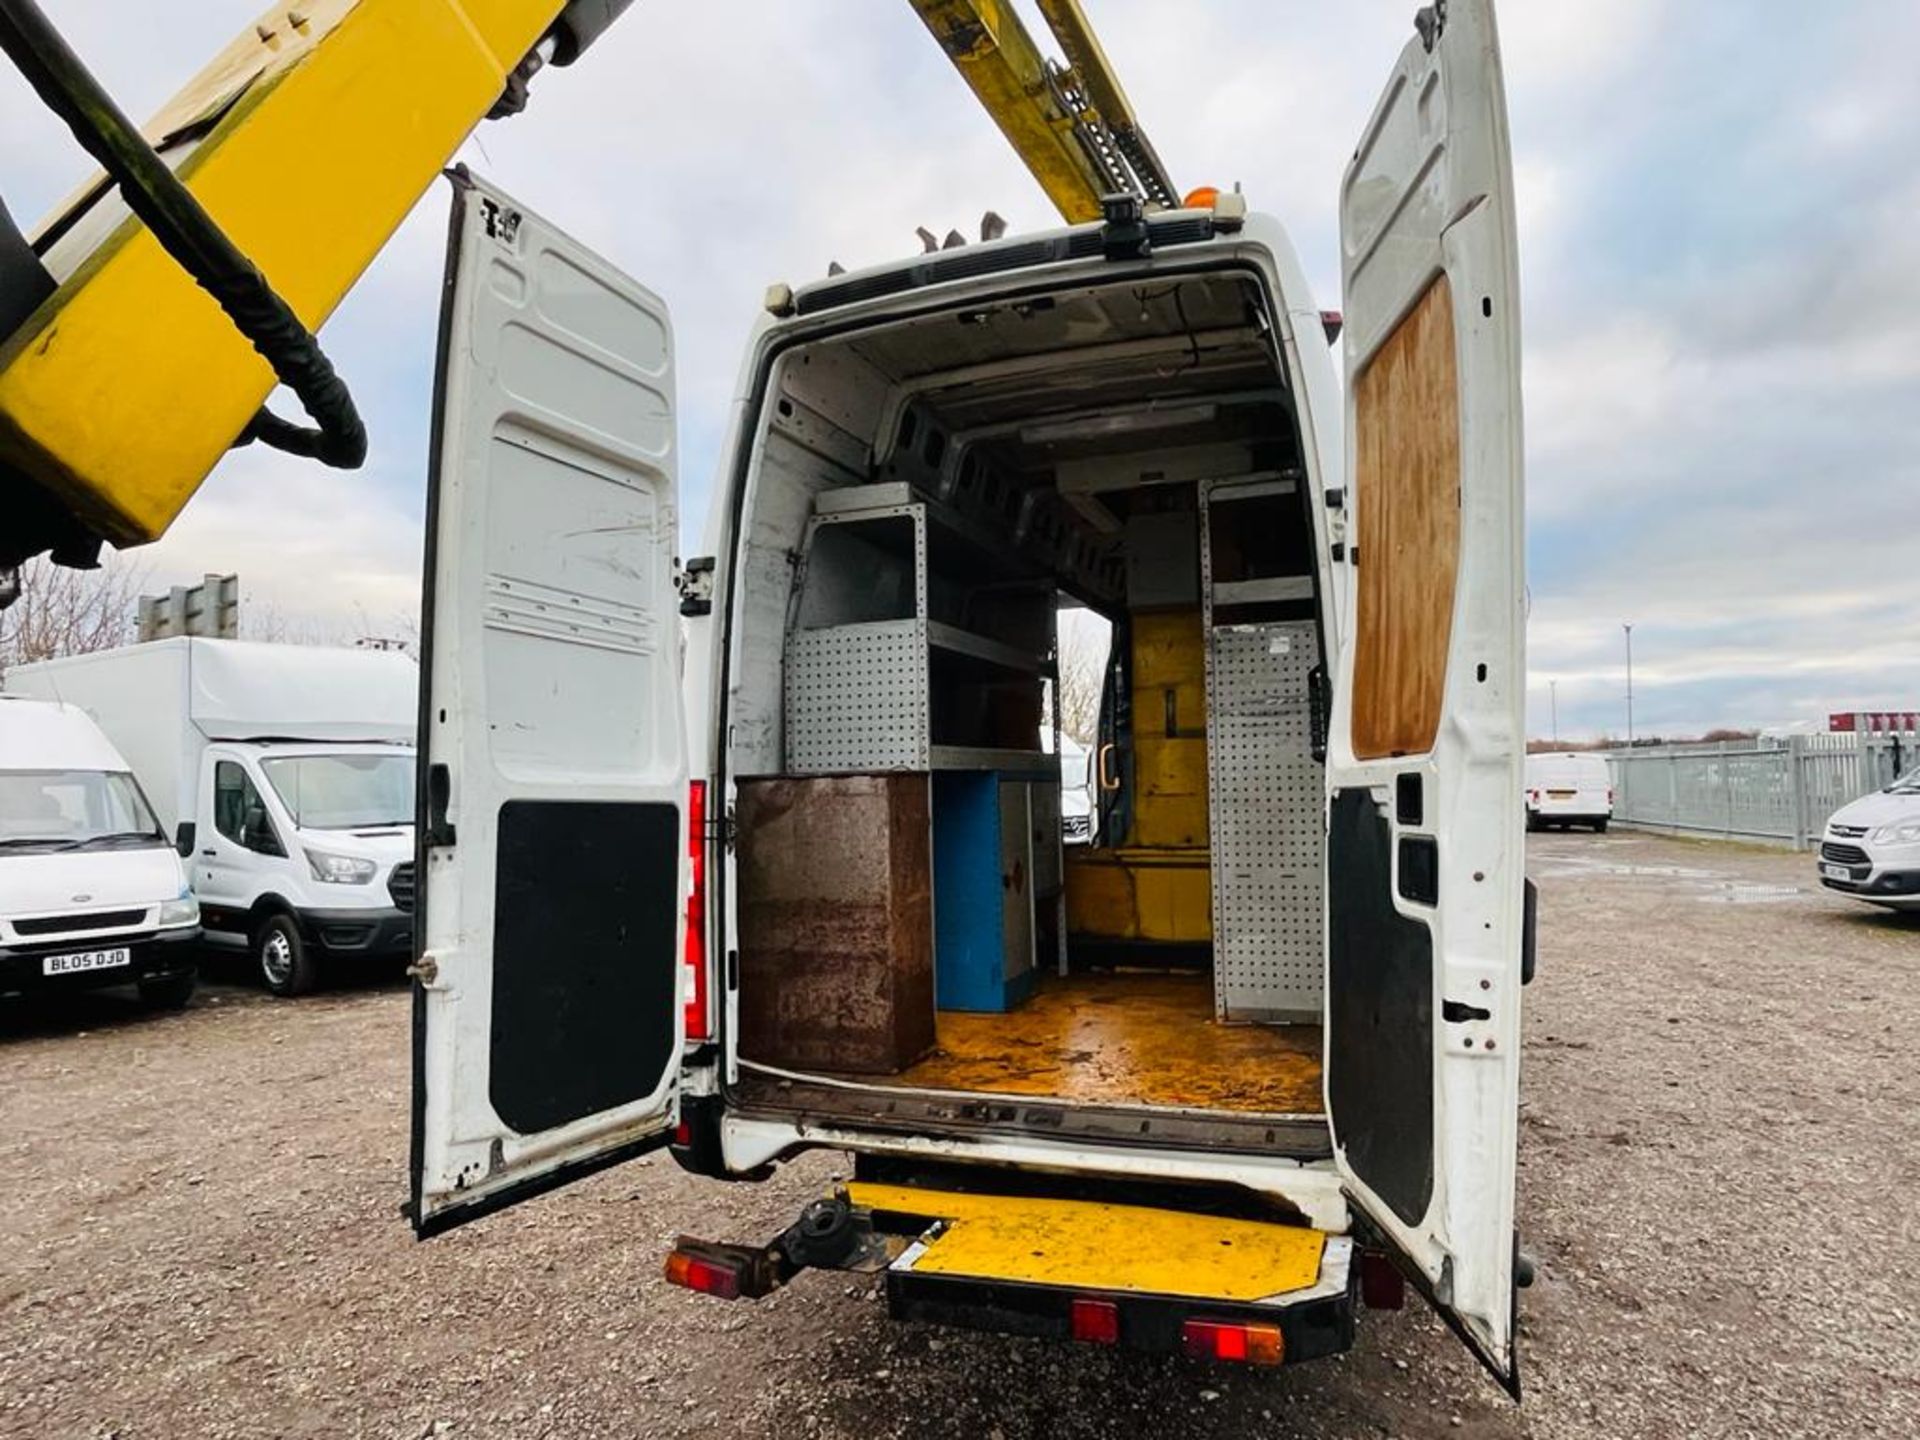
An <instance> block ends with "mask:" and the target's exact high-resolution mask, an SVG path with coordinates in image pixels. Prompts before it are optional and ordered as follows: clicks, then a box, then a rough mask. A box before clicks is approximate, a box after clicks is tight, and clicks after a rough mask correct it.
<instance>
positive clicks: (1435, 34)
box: [1413, 0, 1447, 55]
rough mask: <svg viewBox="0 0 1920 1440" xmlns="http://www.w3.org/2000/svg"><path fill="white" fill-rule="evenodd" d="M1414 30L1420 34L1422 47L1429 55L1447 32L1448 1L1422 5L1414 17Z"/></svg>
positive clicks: (1437, 0)
mask: <svg viewBox="0 0 1920 1440" xmlns="http://www.w3.org/2000/svg"><path fill="white" fill-rule="evenodd" d="M1413 28H1414V29H1415V30H1418V31H1419V32H1420V45H1421V48H1422V49H1424V50H1425V51H1426V52H1427V53H1428V54H1429V55H1431V54H1432V53H1433V47H1434V46H1435V45H1436V44H1438V43H1439V40H1440V37H1441V36H1442V35H1444V34H1445V33H1446V30H1447V0H1433V4H1431V5H1422V6H1421V7H1420V8H1419V9H1418V10H1417V11H1415V12H1414V16H1413Z"/></svg>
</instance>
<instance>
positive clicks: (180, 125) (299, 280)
mask: <svg viewBox="0 0 1920 1440" xmlns="http://www.w3.org/2000/svg"><path fill="white" fill-rule="evenodd" d="M30 3H31V0H0V26H4V35H7V36H12V37H13V40H12V42H11V43H12V44H20V45H24V44H25V43H26V42H25V41H22V40H20V39H19V36H20V35H21V34H22V33H24V32H23V31H21V30H17V29H15V28H14V26H15V19H14V18H13V17H15V16H16V15H17V14H18V13H21V12H23V11H24V10H25V9H26V8H28V6H29V5H30ZM627 3H629V0H290V3H279V4H275V5H274V6H273V7H272V8H271V9H269V10H268V11H267V12H266V13H265V14H264V15H262V16H261V17H260V19H259V20H258V21H257V22H256V23H255V24H254V25H252V26H251V27H249V28H248V29H247V31H246V32H245V33H244V34H242V35H241V36H240V37H239V38H238V39H237V40H235V41H234V42H233V43H232V44H231V45H229V46H228V47H227V48H226V49H225V50H223V51H222V52H221V53H220V54H219V55H218V56H216V57H215V58H214V60H213V61H212V63H211V64H209V65H208V66H207V67H206V68H205V69H204V70H202V71H201V73H200V74H199V75H198V76H196V77H195V78H194V80H193V81H192V82H191V83H190V84H189V85H188V86H187V87H186V88H185V89H184V90H183V91H181V93H180V94H179V95H178V96H176V97H175V98H174V99H173V100H172V101H170V102H169V103H168V105H167V106H166V108H165V109H163V110H162V111H161V112H160V114H159V115H158V116H156V117H155V118H154V119H153V120H152V121H151V122H150V123H149V124H148V125H147V126H145V127H144V128H143V130H142V131H141V133H142V134H143V135H144V136H145V138H146V140H147V142H148V143H149V144H150V145H151V146H152V147H153V149H154V150H155V151H157V152H158V153H159V155H160V157H161V159H162V160H164V161H165V162H166V164H167V165H168V166H169V167H170V168H171V169H172V171H173V174H174V176H175V178H177V180H178V181H179V182H180V183H181V184H182V185H184V186H185V188H186V190H187V192H189V194H190V195H191V197H192V199H193V200H194V201H197V203H198V205H199V207H200V208H201V209H202V210H203V211H204V212H205V214H206V217H207V219H210V220H211V221H212V223H213V226H215V227H217V231H218V232H224V235H225V237H226V239H227V240H228V241H230V242H231V244H232V246H233V247H234V248H235V249H237V251H238V252H239V254H240V255H241V256H243V257H244V258H245V260H246V261H250V262H251V263H252V265H253V266H254V267H256V268H257V269H258V270H259V271H260V272H261V273H262V274H263V275H264V276H265V278H266V281H267V282H268V284H269V285H270V286H271V287H272V291H273V292H274V293H277V295H278V296H279V298H280V299H281V300H282V301H284V302H285V305H286V308H287V310H289V311H290V312H291V319H290V320H289V322H288V323H289V324H291V323H292V321H298V322H299V323H300V324H303V325H304V326H305V327H306V329H307V330H308V331H309V332H311V331H313V330H316V329H318V328H319V326H320V324H321V322H322V321H324V320H325V319H326V318H327V316H328V315H329V314H330V313H332V311H333V308H334V307H335V306H336V305H337V304H339V302H340V300H341V298H342V297H343V296H344V295H345V294H346V293H347V291H348V290H349V289H351V288H352V286H353V284H354V282H355V281H356V280H358V279H359V277H360V275H361V273H362V271H364V270H365V269H366V267H367V265H368V264H369V263H370V262H371V261H372V260H373V257H374V256H375V255H377V254H378V253H379V251H380V249H381V248H382V247H383V246H384V245H385V244H386V242H387V240H388V238H389V237H390V236H391V235H392V234H393V232H394V230H395V229H396V228H397V227H398V226H399V224H400V222H401V221H402V219H404V218H405V216H406V214H407V212H408V210H409V209H410V208H411V207H412V206H413V204H414V202H415V201H416V200H417V199H418V198H419V196H420V194H421V192H422V191H424V190H425V189H426V187H427V186H428V185H429V184H431V183H432V180H433V177H434V176H435V175H436V174H437V173H438V172H439V171H440V169H441V168H442V167H443V166H444V165H445V164H446V162H447V161H448V159H449V158H450V157H451V156H452V154H453V152H454V151H455V149H457V148H458V146H459V145H460V142H461V141H462V140H463V139H464V138H465V137H466V135H467V134H468V132H469V131H471V130H472V129H473V127H474V126H475V125H476V124H477V123H479V121H480V120H481V119H482V118H483V117H484V116H486V115H487V114H488V113H489V111H493V110H496V109H497V107H500V106H501V105H502V103H503V95H504V96H505V97H506V102H505V104H506V108H508V109H511V108H517V105H516V104H515V102H516V101H517V100H518V99H521V98H524V89H525V86H524V80H525V78H526V76H527V75H528V74H530V73H531V69H532V68H537V65H538V64H539V63H540V59H541V57H544V56H545V55H547V54H549V53H551V52H554V51H556V50H557V53H553V54H552V58H553V59H554V60H555V61H556V63H561V64H564V63H567V62H568V61H570V60H571V59H572V58H573V56H574V55H575V54H576V53H577V52H578V50H579V49H580V48H582V47H584V45H585V44H586V43H588V42H589V41H590V40H591V38H592V36H594V35H597V34H598V33H599V31H600V30H602V29H604V28H605V27H606V26H607V25H608V24H610V23H612V21H613V19H614V18H615V17H616V16H617V15H618V14H619V13H620V12H621V11H622V10H623V9H624V8H625V6H626V4H627ZM911 3H912V4H913V6H914V9H915V11H916V12H917V13H918V14H919V16H920V18H921V19H922V20H923V21H924V22H925V24H926V26H927V28H928V29H929V30H930V31H931V32H932V33H933V35H934V36H935V38H936V39H937V40H938V41H939V42H940V44H941V46H942V48H943V49H944V50H945V52H946V54H947V55H948V56H949V58H950V59H951V60H952V61H953V63H954V65H955V66H956V67H957V68H958V70H959V72H960V74H961V75H962V76H963V77H964V78H965V80H966V82H967V84H968V85H969V86H970V87H972V89H973V92H974V93H975V95H977V96H978V97H979V99H980V101H981V103H982V104H983V105H984V106H985V107H986V110H987V112H988V114H989V115H991V116H992V118H993V119H994V121H995V123H996V124H997V125H999V127H1000V129H1001V131H1002V133H1003V134H1005V135H1006V137H1007V139H1008V140H1009V141H1011V142H1012V144H1013V147H1014V149H1015V151H1016V152H1018V154H1019V155H1020V157H1021V159H1022V160H1023V161H1024V162H1025V163H1026V165H1027V167H1028V168H1029V169H1030V170H1031V171H1032V172H1033V174H1034V177H1035V178H1036V179H1037V180H1038V181H1039V182H1040V185H1041V187H1042V188H1043V189H1044V190H1045V191H1046V193H1047V196H1048V197H1049V198H1050V199H1051V200H1052V201H1053V203H1054V204H1055V205H1056V206H1057V207H1058V208H1059V210H1060V213H1061V214H1062V215H1064V216H1065V217H1066V218H1067V219H1068V220H1071V221H1082V220H1091V219H1095V218H1097V217H1098V216H1099V214H1100V200H1101V197H1102V196H1104V195H1108V194H1112V193H1114V192H1115V191H1122V190H1130V191H1132V192H1133V193H1135V194H1137V195H1139V196H1140V197H1141V198H1142V199H1143V200H1144V201H1146V202H1147V203H1148V204H1150V205H1155V204H1168V203H1171V201H1172V189H1171V184H1170V182H1169V181H1168V180H1167V178H1166V175H1165V172H1164V171H1163V170H1161V168H1160V164H1159V161H1158V159H1157V157H1155V156H1154V155H1153V151H1152V149H1151V147H1150V146H1148V145H1147V144H1146V142H1145V139H1144V137H1142V136H1141V135H1140V132H1139V127H1138V125H1137V123H1136V122H1135V120H1134V118H1133V113H1132V110H1131V108H1130V107H1129V105H1128V104H1127V100H1126V97H1125V95H1124V93H1123V92H1122V91H1121V89H1120V86H1119V82H1118V81H1117V80H1116V79H1115V78H1114V77H1113V74H1112V72H1111V69H1110V67H1109V66H1108V64H1107V61H1106V57H1105V55H1104V53H1103V52H1102V51H1101V48H1100V44H1099V41H1098V40H1097V39H1096V38H1095V37H1094V35H1093V32H1092V29H1091V28H1090V26H1089V25H1088V23H1087V19H1086V16H1085V14H1084V13H1083V12H1082V11H1081V8H1080V4H1079V0H1040V5H1041V11H1042V14H1043V15H1044V16H1045V17H1046V20H1047V23H1048V26H1049V28H1051V29H1052V30H1053V32H1054V34H1055V36H1056V37H1057V39H1058V40H1059V43H1060V45H1061V48H1062V50H1063V51H1064V52H1065V54H1066V55H1067V57H1068V61H1069V64H1068V65H1066V66H1061V65H1058V64H1056V63H1053V62H1050V61H1048V60H1047V59H1046V58H1044V57H1043V56H1042V55H1041V53H1040V51H1039V48H1038V47H1037V46H1036V45H1035V44H1034V42H1033V39H1032V37H1031V36H1030V35H1028V33H1027V31H1026V29H1025V27H1024V26H1022V24H1021V23H1020V20H1019V18H1018V17H1017V16H1016V15H1015V14H1014V13H1013V12H1012V11H1011V10H1010V9H1008V8H1007V6H1006V5H1005V4H1004V3H1003V0H911ZM35 13H36V14H37V11H36V12H35ZM41 23H44V22H41ZM0 38H3V37H0ZM9 53H15V54H16V58H18V52H15V51H13V50H11V49H10V51H9ZM74 63H75V64H77V63H78V62H77V61H75V62H74ZM68 73H69V74H71V73H72V72H71V71H69V72H68ZM87 83H88V84H91V83H92V82H91V81H90V80H88V81H87ZM42 93H43V94H45V93H47V92H46V91H45V90H44V89H43V92H42ZM102 103H110V102H105V101H104V100H103V101H102ZM80 110H81V112H82V114H83V117H84V115H85V114H86V113H89V112H86V110H85V107H84V106H81V107H80ZM69 120H70V123H76V122H74V121H73V120H72V118H71V116H70V117H69ZM135 148H138V147H137V146H136V147H135ZM96 153H101V152H99V151H96ZM116 153H119V152H116ZM165 178H166V177H165V175H164V174H163V173H162V174H160V175H159V179H160V180H162V181H164V180H165ZM202 223H204V222H202ZM31 239H32V242H33V244H32V250H31V252H30V253H29V252H27V250H26V247H25V245H24V244H23V243H22V241H21V238H20V237H19V235H18V234H17V232H14V231H13V230H12V227H11V224H10V222H8V221H7V219H6V216H5V214H4V211H0V321H4V323H0V579H4V578H5V575H6V572H7V570H8V569H9V567H11V566H12V565H15V564H17V563H18V562H19V560H21V559H23V558H25V557H26V556H27V555H30V554H33V553H35V552H37V551H39V550H41V549H44V548H46V547H47V546H48V545H50V544H55V543H56V539H55V538H53V537H54V535H55V533H56V532H57V534H58V536H59V537H61V538H59V539H58V543H59V544H62V545H68V546H69V550H68V556H67V557H66V558H70V557H71V556H72V555H73V554H74V553H76V552H77V553H78V554H79V555H81V556H82V557H84V555H85V553H86V551H87V549H88V548H90V547H92V546H93V545H95V544H96V543H97V541H98V540H101V539H104V540H107V541H111V542H112V543H113V544H114V545H116V546H120V547H126V546H130V545H140V544H144V543H146V542H148V541H151V540H154V539H157V538H158V537H159V536H160V535H161V534H162V533H163V532H164V531H165V530H166V528H167V526H168V525H169V524H170V523H172V521H173V518H174V516H175V515H177V514H178V513H179V512H180V510H181V509H182V507H184V506H185V505H186V503H187V501H188V500H189V499H190V498H191V497H192V495H193V492H194V491H195V490H196V489H197V488H198V487H199V485H200V483H201V481H202V480H203V479H204V478H205V477H206V475H207V473H208V472H209V471H211V470H212V469H213V467H214V465H215V464H216V463H218V461H219V459H220V457H221V456H222V455H223V454H224V453H225V452H226V450H227V449H228V447H229V446H230V445H232V444H233V442H234V440H235V437H236V436H239V435H240V434H241V433H242V432H243V431H244V430H246V429H247V427H248V426H249V423H250V422H252V421H253V420H254V417H255V416H256V414H257V413H258V412H259V410H260V407H261V405H262V403H263V402H264V401H265V399H266V398H267V395H268V394H269V392H270V391H271V390H272V388H273V385H274V374H273V371H272V369H271V368H270V367H269V365H268V363H267V361H266V360H264V359H262V357H261V355H260V354H259V353H257V352H256V351H255V349H254V347H253V345H252V344H251V343H250V342H249V341H248V339H247V338H246V337H245V336H243V335H242V334H241V332H240V331H239V330H238V329H237V328H236V327H235V323H234V321H233V320H232V319H230V318H229V315H228V312H225V311H223V310H222V309H221V307H220V305H219V304H218V303H216V301H215V300H214V299H213V298H212V296H211V295H209V294H208V293H207V291H205V290H203V289H202V288H201V287H200V286H199V285H198V284H196V283H195V281H194V279H193V278H192V277H191V276H189V274H188V273H187V271H186V270H185V269H183V268H182V266H181V264H180V263H179V262H177V261H176V260H175V259H174V258H173V256H172V255H170V254H169V253H168V252H167V251H166V250H165V249H163V248H162V246H161V244H160V242H159V241H158V240H156V239H155V237H154V234H153V233H152V231H150V230H149V229H148V227H147V226H146V225H145V224H144V223H142V221H141V220H140V219H138V218H136V217H135V216H134V215H133V214H132V213H131V212H130V211H129V209H128V208H127V204H126V202H125V200H124V199H123V198H122V195H121V193H120V191H119V190H118V189H116V188H114V187H113V186H111V185H110V184H108V183H107V181H106V180H105V179H104V177H101V178H96V179H95V180H94V181H93V182H91V183H90V184H89V185H88V186H87V187H86V188H84V189H83V190H82V191H81V192H80V193H78V194H77V195H76V196H74V197H73V198H72V199H71V200H69V201H68V202H67V204H65V205H64V206H62V207H61V209H60V210H59V211H57V212H56V213H55V215H53V216H52V217H51V218H50V219H48V220H47V221H45V222H43V223H42V225H41V226H40V227H39V229H38V231H37V232H35V234H34V235H33V236H32V237H31ZM22 273H25V274H27V276H28V277H29V280H30V284H29V285H28V286H27V287H25V288H24V289H22V288H13V287H12V285H11V282H12V280H13V279H14V278H15V277H17V276H19V275H20V274H22ZM9 302H18V303H13V304H10V303H9ZM349 378H350V377H349ZM342 393H344V392H342ZM356 423H357V422H356ZM362 445H363V442H362ZM356 453H358V452H356ZM345 463H352V461H351V459H349V460H347V461H346V462H345ZM29 510H31V511H32V512H33V513H32V518H31V519H29V518H27V517H28V512H29ZM5 512H11V513H10V514H9V513H5ZM48 516H51V517H52V518H51V519H50V520H49V519H47V517H48ZM9 521H10V522H11V524H9V523H8V522H9ZM9 530H11V531H12V533H8V532H9ZM43 530H44V531H46V532H47V533H44V534H43V533H41V532H42V531H43ZM73 536H78V537H79V540H80V543H79V544H78V545H77V546H75V545H73V544H72V542H71V539H70V537H73ZM56 553H60V552H58V551H56ZM72 563H85V561H84V558H81V559H80V560H77V561H73V562H72ZM4 603H5V597H4V596H0V605H3V604H4Z"/></svg>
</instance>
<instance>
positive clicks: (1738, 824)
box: [1606, 730, 1920, 850]
mask: <svg viewBox="0 0 1920 1440" xmlns="http://www.w3.org/2000/svg"><path fill="white" fill-rule="evenodd" d="M1606 756H1607V766H1608V768H1609V770H1611V772H1612V775H1613V819H1614V823H1615V824H1618V825H1629V826H1636V827H1638V828H1640V829H1646V830H1671V831H1674V832H1677V833H1682V834H1690V835H1717V836H1722V837H1724V838H1727V839H1732V840H1757V841H1760V842H1763V843H1767V844H1774V845H1788V846H1792V847H1793V848H1794V849H1796V850H1805V849H1807V848H1809V847H1810V846H1811V845H1814V844H1816V843H1818V841H1819V839H1820V835H1821V833H1822V832H1823V831H1824V830H1825V829H1826V825H1827V817H1828V816H1829V815H1831V814H1833V812H1834V811H1836V810H1838V809H1839V808H1840V807H1841V806H1842V805H1845V804H1847V803H1848V802H1849V801H1851V800H1857V799H1858V798H1859V797H1860V796H1862V795H1865V794H1868V793H1870V792H1871V791H1874V790H1878V789H1881V788H1882V787H1884V786H1886V785H1889V784H1891V783H1892V782H1893V779H1894V777H1895V776H1896V775H1899V774H1900V773H1902V772H1903V771H1905V770H1908V769H1911V768H1912V767H1913V765H1914V764H1915V762H1916V761H1920V731H1912V730H1906V731H1876V732H1855V733H1852V734H1827V735H1795V736H1792V737H1790V738H1787V739H1782V740H1728V741H1724V742H1721V743H1719V744H1714V745H1637V746H1635V747H1633V748H1632V749H1630V750H1610V751H1607V752H1606Z"/></svg>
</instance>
